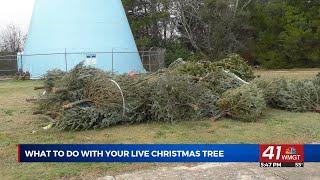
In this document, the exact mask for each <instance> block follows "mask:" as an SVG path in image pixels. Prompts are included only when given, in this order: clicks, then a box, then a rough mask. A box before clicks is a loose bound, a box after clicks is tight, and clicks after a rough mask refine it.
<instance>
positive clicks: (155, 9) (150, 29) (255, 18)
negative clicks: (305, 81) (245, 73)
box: [122, 0, 320, 68]
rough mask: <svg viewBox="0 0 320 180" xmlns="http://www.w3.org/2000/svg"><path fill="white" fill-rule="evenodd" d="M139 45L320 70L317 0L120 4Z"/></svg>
mask: <svg viewBox="0 0 320 180" xmlns="http://www.w3.org/2000/svg"><path fill="white" fill-rule="evenodd" d="M122 1H123V4H124V6H125V8H126V11H127V15H128V18H129V22H130V25H131V27H132V31H133V34H134V36H135V39H136V42H137V44H138V46H139V47H145V48H148V47H163V48H166V49H167V54H166V61H167V64H170V63H171V62H172V61H174V60H176V59H177V58H180V57H181V58H183V59H186V60H188V59H195V60H204V59H209V60H212V61H214V60H217V59H220V58H223V57H225V56H226V55H228V54H230V53H239V54H241V55H242V56H243V57H244V58H245V59H247V60H248V61H249V62H250V63H251V64H259V65H262V66H263V67H265V68H293V67H320V1H319V0H122Z"/></svg>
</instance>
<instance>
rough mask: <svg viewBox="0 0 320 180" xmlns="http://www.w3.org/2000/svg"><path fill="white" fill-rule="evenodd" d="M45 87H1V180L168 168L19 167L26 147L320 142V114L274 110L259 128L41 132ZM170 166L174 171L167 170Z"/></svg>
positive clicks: (185, 125) (226, 125)
mask: <svg viewBox="0 0 320 180" xmlns="http://www.w3.org/2000/svg"><path fill="white" fill-rule="evenodd" d="M317 72H319V70H318V69H311V70H296V71H292V70H289V71H286V70H283V71H259V72H257V74H259V75H261V76H262V77H263V78H272V77H277V76H284V77H287V78H291V79H298V78H299V79H301V78H313V77H314V76H315V75H316V74H317ZM40 84H41V82H40V81H24V82H22V81H0V159H1V160H0V179H59V178H62V179H80V178H84V179H91V178H95V177H103V176H104V175H106V174H109V175H112V174H117V173H120V172H124V171H132V170H137V169H143V168H153V167H156V166H163V165H167V164H129V163H122V164H120V163H117V164H110V163H98V164H87V163H83V164H74V163H65V164H56V163H51V164H50V163H41V164H40V163H34V164H19V163H17V162H16V161H17V144H23V143H37V144H38V143H45V144H47V143H49V144H51V143H84V144H87V143H103V144H105V143H312V142H319V141H320V114H316V113H290V112H286V111H279V110H274V109H269V110H268V111H267V113H266V115H265V116H263V117H261V120H260V121H259V122H256V123H243V122H237V121H234V120H230V119H221V120H219V121H212V120H210V119H199V120H194V121H184V122H179V123H176V124H170V123H148V124H140V125H130V126H116V127H112V128H108V129H104V130H98V131H85V132H60V131H56V130H54V129H51V130H49V131H44V130H42V127H44V126H46V125H47V124H48V123H47V122H44V121H43V120H41V118H39V117H38V116H32V109H33V105H32V104H29V103H27V102H26V101H25V100H26V99H27V98H30V97H32V96H36V92H35V91H33V87H34V86H39V85H40ZM167 166H169V165H167Z"/></svg>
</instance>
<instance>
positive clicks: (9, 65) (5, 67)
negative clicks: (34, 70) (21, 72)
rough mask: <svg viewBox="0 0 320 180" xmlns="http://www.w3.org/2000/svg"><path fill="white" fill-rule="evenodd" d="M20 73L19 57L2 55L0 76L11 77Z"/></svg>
mask: <svg viewBox="0 0 320 180" xmlns="http://www.w3.org/2000/svg"><path fill="white" fill-rule="evenodd" d="M17 71H18V66H17V55H13V54H6V55H5V54H2V55H0V76H10V75H13V74H15V73H16V72H17Z"/></svg>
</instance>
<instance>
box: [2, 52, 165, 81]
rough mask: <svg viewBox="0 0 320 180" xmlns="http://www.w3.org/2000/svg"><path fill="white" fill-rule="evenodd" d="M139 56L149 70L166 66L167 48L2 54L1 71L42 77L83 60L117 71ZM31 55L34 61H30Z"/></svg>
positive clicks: (67, 69)
mask: <svg viewBox="0 0 320 180" xmlns="http://www.w3.org/2000/svg"><path fill="white" fill-rule="evenodd" d="M138 56H140V58H141V61H142V64H143V66H144V68H145V70H146V71H148V72H155V71H157V70H159V69H161V68H164V67H165V50H164V49H161V48H152V49H148V50H140V51H138V52H120V51H111V52H68V51H67V49H66V50H65V51H64V53H47V54H18V55H0V75H1V74H2V75H13V74H15V73H16V72H19V71H20V72H25V71H40V73H39V77H40V74H43V73H45V72H46V71H48V70H52V69H60V70H65V71H69V70H71V69H72V68H73V67H74V66H75V65H77V64H79V63H80V62H85V64H87V65H92V66H95V65H96V64H98V63H99V65H97V66H96V67H98V68H101V69H105V70H109V71H112V72H116V71H117V69H119V68H121V67H120V66H121V65H123V64H124V65H127V66H130V59H133V58H135V57H138ZM31 59H32V61H33V64H32V65H30V64H29V61H30V60H31ZM97 61H99V62H97ZM119 61H122V62H121V63H119ZM34 62H36V63H34ZM126 62H128V63H126Z"/></svg>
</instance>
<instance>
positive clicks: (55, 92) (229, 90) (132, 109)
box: [34, 55, 320, 130]
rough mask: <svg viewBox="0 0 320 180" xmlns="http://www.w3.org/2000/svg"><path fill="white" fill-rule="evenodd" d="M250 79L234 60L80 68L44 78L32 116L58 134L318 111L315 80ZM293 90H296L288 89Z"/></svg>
mask: <svg viewBox="0 0 320 180" xmlns="http://www.w3.org/2000/svg"><path fill="white" fill-rule="evenodd" d="M253 79H254V76H253V71H252V69H251V68H250V66H249V65H247V64H246V62H245V61H244V60H243V59H242V58H241V57H240V56H238V55H231V56H229V57H228V58H226V59H223V60H221V61H218V62H207V61H205V62H185V61H183V60H177V61H175V62H174V63H173V64H172V65H171V66H170V67H169V68H167V69H163V70H160V71H158V72H156V73H150V74H148V73H146V74H134V73H129V74H124V75H116V74H111V73H108V72H104V71H101V70H98V69H95V68H91V67H86V66H84V65H83V64H79V65H78V66H76V67H75V68H74V69H73V70H72V71H70V72H68V73H65V72H62V71H50V72H48V74H47V75H46V77H45V79H44V86H43V87H37V88H35V89H37V90H39V89H41V90H44V93H42V94H41V96H40V97H39V98H38V99H37V101H36V103H37V104H38V107H37V108H38V109H37V111H36V112H35V113H34V114H41V115H43V117H45V118H46V119H49V120H50V121H51V123H52V125H53V126H54V127H55V128H57V129H60V130H88V129H98V128H105V127H109V126H112V125H117V124H124V123H125V124H128V123H141V122H147V121H168V122H174V121H182V120H192V119H199V118H203V117H209V118H215V119H218V118H220V117H224V116H227V117H231V118H233V119H237V120H242V121H256V120H258V119H259V117H261V115H262V114H263V112H264V110H265V109H266V107H267V105H270V106H271V107H276V108H281V109H287V110H293V111H295V110H296V111H317V110H319V104H320V88H319V86H320V77H317V78H316V79H315V80H308V81H303V82H302V81H301V82H298V81H297V82H296V81H293V82H288V81H285V80H274V81H270V82H269V81H265V80H261V79H258V80H253ZM252 80H253V81H252ZM295 86H297V87H296V88H299V90H298V89H295V90H292V88H295ZM298 86H299V87H298ZM301 86H303V87H305V88H306V89H310V91H311V89H312V92H308V98H310V102H309V101H308V102H305V103H302V102H298V104H295V101H296V99H297V97H296V96H300V95H301V97H300V98H301V101H306V99H305V97H304V96H303V95H302V94H300V93H302V92H300V90H301V88H300V87H301ZM306 86H307V87H306ZM280 89H281V90H280ZM306 89H304V91H308V90H306ZM310 93H311V94H310ZM288 96H294V97H293V98H292V100H290V98H288ZM309 96H310V97H309ZM311 100H312V101H311Z"/></svg>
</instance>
